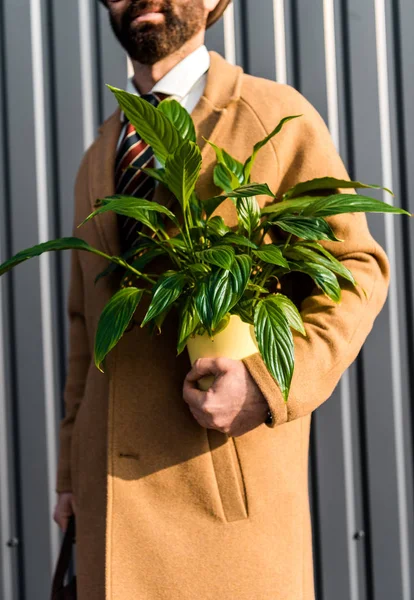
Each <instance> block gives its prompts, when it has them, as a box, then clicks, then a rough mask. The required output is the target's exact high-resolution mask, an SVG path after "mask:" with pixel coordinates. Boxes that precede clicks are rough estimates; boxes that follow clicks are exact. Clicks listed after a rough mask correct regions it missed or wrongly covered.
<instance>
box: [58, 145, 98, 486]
mask: <svg viewBox="0 0 414 600" xmlns="http://www.w3.org/2000/svg"><path fill="white" fill-rule="evenodd" d="M86 178H87V160H86V155H85V157H84V159H83V161H82V163H81V165H80V167H79V171H78V175H77V178H76V184H75V216H74V224H73V235H74V236H77V235H78V233H79V229H77V224H78V223H79V222H80V221H81V219H78V218H77V217H78V215H77V212H78V211H77V203H78V198H79V197H80V196H81V194H82V193H83V194H84V193H85V192H84V190H82V187H83V186H84V185H85V181H86ZM67 314H68V317H69V358H68V369H67V375H66V380H65V387H64V392H63V398H64V404H65V417H64V418H63V419H62V421H61V423H60V429H59V460H58V470H57V482H56V491H57V492H58V493H60V492H70V491H72V481H71V469H70V462H71V461H70V455H71V441H72V431H73V426H74V423H75V419H76V415H77V412H78V408H79V405H80V403H81V401H82V397H83V392H84V387H85V381H86V377H87V372H88V368H89V365H90V362H91V353H90V349H89V348H90V346H89V340H88V335H87V330H86V324H85V317H84V286H83V277H82V270H81V267H80V263H79V251H78V250H72V251H71V272H70V284H69V295H68V303H67Z"/></svg>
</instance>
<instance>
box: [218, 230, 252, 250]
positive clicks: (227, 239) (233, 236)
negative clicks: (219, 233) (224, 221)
mask: <svg viewBox="0 0 414 600" xmlns="http://www.w3.org/2000/svg"><path fill="white" fill-rule="evenodd" d="M222 242H224V243H225V244H235V245H236V246H247V247H248V248H253V249H254V250H256V249H257V245H256V244H254V243H253V242H252V241H250V240H249V238H247V237H245V236H244V235H239V234H238V233H233V232H229V233H226V235H224V236H223V239H222Z"/></svg>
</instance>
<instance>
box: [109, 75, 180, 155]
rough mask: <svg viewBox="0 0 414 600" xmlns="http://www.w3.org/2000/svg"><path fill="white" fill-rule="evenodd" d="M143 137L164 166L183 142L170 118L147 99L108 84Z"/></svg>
mask: <svg viewBox="0 0 414 600" xmlns="http://www.w3.org/2000/svg"><path fill="white" fill-rule="evenodd" d="M106 85H107V87H108V88H109V89H110V90H111V92H113V93H114V95H115V97H116V99H117V102H118V104H119V106H120V107H121V108H122V110H123V111H124V113H125V114H126V116H127V118H128V120H129V121H130V123H131V124H132V125H133V126H134V127H135V130H136V131H137V132H138V134H139V135H140V136H141V138H142V139H143V140H144V141H145V142H146V143H147V144H149V145H150V146H151V147H152V149H153V151H154V154H155V156H156V158H157V159H158V161H159V162H160V163H161V165H162V166H164V165H165V161H166V159H167V157H168V155H169V154H173V153H174V152H175V150H176V149H177V148H178V146H179V145H180V144H181V142H182V137H181V134H180V132H179V131H178V129H177V128H176V127H174V125H173V124H172V123H171V121H170V120H169V118H168V117H167V116H166V115H165V114H164V113H163V112H162V111H161V110H158V108H156V107H155V106H153V105H152V104H151V103H150V102H148V101H147V100H145V99H143V98H140V97H139V96H137V95H136V94H130V93H129V92H125V91H124V90H121V89H119V88H116V87H113V86H111V85H109V84H106Z"/></svg>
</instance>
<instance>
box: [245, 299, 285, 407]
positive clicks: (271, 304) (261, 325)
mask: <svg viewBox="0 0 414 600" xmlns="http://www.w3.org/2000/svg"><path fill="white" fill-rule="evenodd" d="M254 331H255V335H256V339H257V343H258V346H259V351H260V354H261V356H262V358H263V361H264V363H265V365H266V367H267V369H268V370H269V372H270V374H271V375H272V376H273V377H274V379H275V380H276V382H277V384H278V386H279V388H280V391H281V392H282V396H283V398H284V400H285V402H286V401H287V399H288V396H289V390H290V385H291V382H292V376H293V370H294V366H295V365H294V343H293V336H292V332H291V329H290V326H289V322H288V320H287V318H286V316H285V313H284V311H283V309H282V307H281V306H280V305H279V303H277V302H275V301H274V297H273V296H267V297H266V298H263V299H262V300H260V301H259V302H258V303H257V305H256V309H255V312H254Z"/></svg>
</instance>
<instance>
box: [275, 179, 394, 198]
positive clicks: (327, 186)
mask: <svg viewBox="0 0 414 600" xmlns="http://www.w3.org/2000/svg"><path fill="white" fill-rule="evenodd" d="M338 188H374V189H377V190H385V191H386V192H388V193H389V194H391V195H392V196H394V194H393V193H392V191H391V190H389V189H388V188H383V187H381V186H380V185H370V184H368V183H362V182H361V181H348V180H346V179H335V177H320V178H317V179H310V180H309V181H302V182H301V183H298V184H296V185H294V186H293V187H291V188H290V189H289V190H288V191H287V192H285V193H284V194H283V196H282V198H283V200H287V199H288V198H296V197H298V196H301V195H302V194H305V193H308V192H312V191H314V190H335V189H338Z"/></svg>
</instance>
